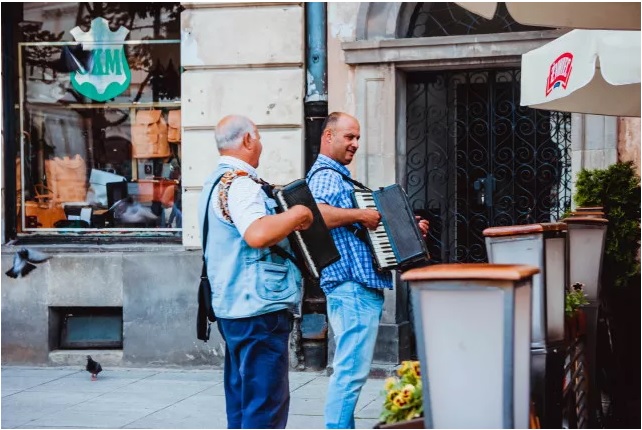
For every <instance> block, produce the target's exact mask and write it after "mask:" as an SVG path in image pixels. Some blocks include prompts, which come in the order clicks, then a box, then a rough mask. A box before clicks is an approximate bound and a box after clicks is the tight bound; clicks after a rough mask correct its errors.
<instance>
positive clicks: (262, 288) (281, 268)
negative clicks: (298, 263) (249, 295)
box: [257, 261, 296, 301]
mask: <svg viewBox="0 0 642 430" xmlns="http://www.w3.org/2000/svg"><path fill="white" fill-rule="evenodd" d="M258 270H259V282H258V284H259V285H257V292H258V294H259V296H260V297H261V298H262V299H264V300H270V301H279V300H284V299H287V298H288V297H290V296H292V295H293V294H295V293H296V282H295V280H294V277H293V276H291V274H290V276H288V266H286V265H285V264H277V263H271V262H268V261H259V262H258Z"/></svg>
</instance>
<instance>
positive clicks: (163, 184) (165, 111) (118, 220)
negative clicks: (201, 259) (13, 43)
mask: <svg viewBox="0 0 642 430" xmlns="http://www.w3.org/2000/svg"><path fill="white" fill-rule="evenodd" d="M23 7H24V10H23V18H24V21H23V22H22V23H21V24H22V25H21V27H22V29H23V30H25V31H24V34H23V40H24V41H22V42H20V43H19V44H18V45H19V46H18V59H19V77H20V82H19V101H20V131H21V136H22V142H21V147H20V149H19V151H18V156H19V160H18V161H17V170H18V172H17V179H18V181H17V182H18V186H17V188H18V190H17V191H18V196H17V200H18V223H19V225H20V227H19V230H21V231H22V232H30V231H44V230H43V229H51V232H56V233H60V232H62V230H61V229H64V230H68V229H82V230H87V229H90V230H93V231H95V230H103V229H109V230H106V231H107V232H109V231H116V230H149V229H154V230H161V231H174V232H177V233H178V234H179V233H180V229H181V227H182V216H181V214H182V208H181V154H180V152H181V128H180V127H181V124H180V108H181V106H180V70H179V68H178V66H177V65H179V64H180V36H179V33H180V23H179V20H178V18H179V15H180V5H179V4H178V3H148V4H144V3H55V4H54V3H51V4H48V3H34V4H27V3H25V4H24V6H23ZM48 17H49V18H51V17H54V18H53V19H48ZM61 28H65V30H64V31H61V30H60V29H61Z"/></svg>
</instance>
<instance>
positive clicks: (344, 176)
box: [308, 166, 372, 191]
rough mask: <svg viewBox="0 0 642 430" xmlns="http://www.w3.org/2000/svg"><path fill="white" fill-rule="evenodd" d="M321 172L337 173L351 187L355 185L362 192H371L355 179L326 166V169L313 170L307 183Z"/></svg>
mask: <svg viewBox="0 0 642 430" xmlns="http://www.w3.org/2000/svg"><path fill="white" fill-rule="evenodd" d="M321 170H332V171H333V172H337V173H338V174H339V175H341V177H342V178H343V179H344V180H346V181H348V182H350V183H351V184H352V185H356V186H357V187H359V188H361V189H362V190H368V191H372V190H371V189H370V188H368V187H366V186H365V185H363V184H362V183H361V182H359V181H357V180H355V179H352V178H351V177H350V176H348V175H346V174H345V173H341V172H339V171H338V170H337V169H334V168H332V167H327V166H326V167H319V168H318V169H317V170H315V171H314V172H312V173H311V174H310V177H309V178H308V182H309V181H310V179H312V177H313V176H314V175H316V174H317V173H319V172H320V171H321Z"/></svg>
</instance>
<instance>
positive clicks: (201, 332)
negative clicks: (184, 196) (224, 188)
mask: <svg viewBox="0 0 642 430" xmlns="http://www.w3.org/2000/svg"><path fill="white" fill-rule="evenodd" d="M221 178H222V176H220V177H219V178H218V179H217V180H216V181H214V185H212V189H211V190H210V195H209V197H208V198H207V204H206V205H205V220H204V221H203V269H202V270H201V281H200V283H199V285H198V313H197V315H196V337H197V338H198V339H199V340H202V341H204V342H207V341H208V340H209V339H210V331H211V329H212V323H213V322H215V321H216V315H215V314H214V309H212V286H211V285H210V280H209V279H208V277H207V265H206V264H205V248H206V245H207V231H208V229H209V223H208V219H207V218H208V216H207V215H208V212H209V209H210V201H211V200H212V193H213V192H214V188H216V185H217V184H218V182H219V181H220V180H221Z"/></svg>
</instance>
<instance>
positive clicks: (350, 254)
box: [306, 154, 392, 294]
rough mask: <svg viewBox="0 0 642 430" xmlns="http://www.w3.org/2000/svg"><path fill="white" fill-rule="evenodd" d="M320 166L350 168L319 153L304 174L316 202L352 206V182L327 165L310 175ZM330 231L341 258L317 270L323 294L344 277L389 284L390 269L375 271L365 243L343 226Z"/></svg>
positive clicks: (370, 284)
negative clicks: (388, 270) (319, 274)
mask: <svg viewBox="0 0 642 430" xmlns="http://www.w3.org/2000/svg"><path fill="white" fill-rule="evenodd" d="M321 167H330V168H332V169H334V170H336V171H339V172H341V173H343V174H344V175H347V176H350V171H349V170H348V169H347V168H346V167H345V166H343V165H342V164H340V163H337V162H336V161H334V160H332V159H331V158H329V157H326V156H325V155H322V154H319V157H318V158H317V161H316V162H315V163H314V165H313V166H312V168H311V169H310V172H309V173H308V175H307V177H306V180H307V181H308V186H309V187H310V191H311V192H312V195H313V196H314V199H315V200H316V202H317V203H325V204H328V205H330V206H334V207H337V208H353V207H354V205H353V203H352V190H353V188H354V187H353V185H352V184H351V183H350V182H348V181H346V180H345V179H343V178H342V177H341V175H339V174H338V173H337V172H336V171H332V170H329V169H324V170H321V171H320V172H318V173H316V174H314V175H313V173H314V172H316V171H317V170H318V169H319V168H321ZM330 234H332V238H333V239H334V243H335V244H336V246H337V249H338V250H339V253H340V254H341V259H340V260H339V261H337V262H336V263H334V264H331V265H330V266H328V267H326V268H325V269H323V271H322V272H321V289H322V290H323V292H324V293H326V294H327V293H328V292H330V291H331V290H332V289H334V288H335V287H336V286H337V285H339V284H341V283H343V282H346V281H354V282H359V283H360V284H363V285H365V286H368V287H370V288H377V289H383V288H392V275H391V273H390V272H383V273H380V272H378V271H377V269H376V267H375V265H374V262H373V260H372V254H371V253H370V249H369V248H368V245H366V244H365V243H364V242H363V241H361V240H360V239H358V238H357V237H356V236H355V235H354V233H352V232H351V231H350V230H349V229H347V228H346V227H337V228H333V229H332V230H330Z"/></svg>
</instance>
